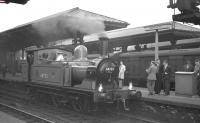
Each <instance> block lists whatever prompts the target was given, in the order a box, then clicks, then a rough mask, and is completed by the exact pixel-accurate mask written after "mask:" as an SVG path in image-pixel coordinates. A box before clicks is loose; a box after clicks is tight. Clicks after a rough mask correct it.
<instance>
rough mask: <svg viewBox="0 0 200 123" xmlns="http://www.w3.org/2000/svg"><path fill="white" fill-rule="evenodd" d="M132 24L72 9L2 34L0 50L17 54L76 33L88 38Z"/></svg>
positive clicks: (70, 36)
mask: <svg viewBox="0 0 200 123" xmlns="http://www.w3.org/2000/svg"><path fill="white" fill-rule="evenodd" d="M128 25H129V23H127V22H125V21H121V20H118V19H114V18H111V17H107V16H104V15H100V14H96V13H93V12H89V11H86V10H82V9H79V8H73V9H70V10H67V11H64V12H61V13H57V14H55V15H51V16H48V17H44V18H41V19H39V20H36V21H33V22H30V23H27V24H24V25H20V26H17V27H15V28H13V29H9V30H7V31H4V32H1V33H0V49H1V50H2V49H9V50H18V49H21V48H25V47H28V46H32V45H41V44H48V42H52V41H56V40H62V39H67V38H72V37H73V35H74V33H76V32H81V33H83V34H85V35H88V34H92V33H97V32H102V31H108V30H113V29H119V28H126V27H127V26H128Z"/></svg>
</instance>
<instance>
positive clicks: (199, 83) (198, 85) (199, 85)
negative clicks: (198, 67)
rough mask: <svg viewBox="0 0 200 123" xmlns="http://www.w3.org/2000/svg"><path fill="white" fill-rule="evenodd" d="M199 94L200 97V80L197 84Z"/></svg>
mask: <svg viewBox="0 0 200 123" xmlns="http://www.w3.org/2000/svg"><path fill="white" fill-rule="evenodd" d="M197 94H198V95H199V96H200V79H199V80H198V83H197Z"/></svg>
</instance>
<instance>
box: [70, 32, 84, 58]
mask: <svg viewBox="0 0 200 123" xmlns="http://www.w3.org/2000/svg"><path fill="white" fill-rule="evenodd" d="M73 37H74V39H73V44H74V46H75V48H74V57H75V59H74V60H75V61H84V60H87V47H86V46H84V45H83V44H84V40H83V37H84V34H83V33H81V32H79V31H76V32H75V33H74V34H73Z"/></svg>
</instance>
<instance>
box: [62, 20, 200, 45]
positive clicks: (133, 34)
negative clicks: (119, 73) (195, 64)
mask: <svg viewBox="0 0 200 123" xmlns="http://www.w3.org/2000/svg"><path fill="white" fill-rule="evenodd" d="M156 28H158V29H159V32H158V34H159V42H163V41H172V40H182V39H191V38H199V37H200V29H198V28H195V27H191V26H188V25H184V24H181V23H178V22H165V23H159V24H154V25H148V26H142V27H137V28H125V29H117V30H112V31H106V32H104V33H103V34H92V35H88V36H85V38H84V40H85V42H87V43H92V42H95V41H99V37H100V36H102V35H103V36H104V37H107V38H108V39H109V44H110V45H111V46H112V47H118V46H123V45H134V44H136V43H140V44H147V43H154V42H155V30H154V29H156ZM63 44H64V42H63Z"/></svg>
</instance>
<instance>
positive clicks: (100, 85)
mask: <svg viewBox="0 0 200 123" xmlns="http://www.w3.org/2000/svg"><path fill="white" fill-rule="evenodd" d="M98 91H99V92H102V91H103V86H102V84H99V88H98Z"/></svg>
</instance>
